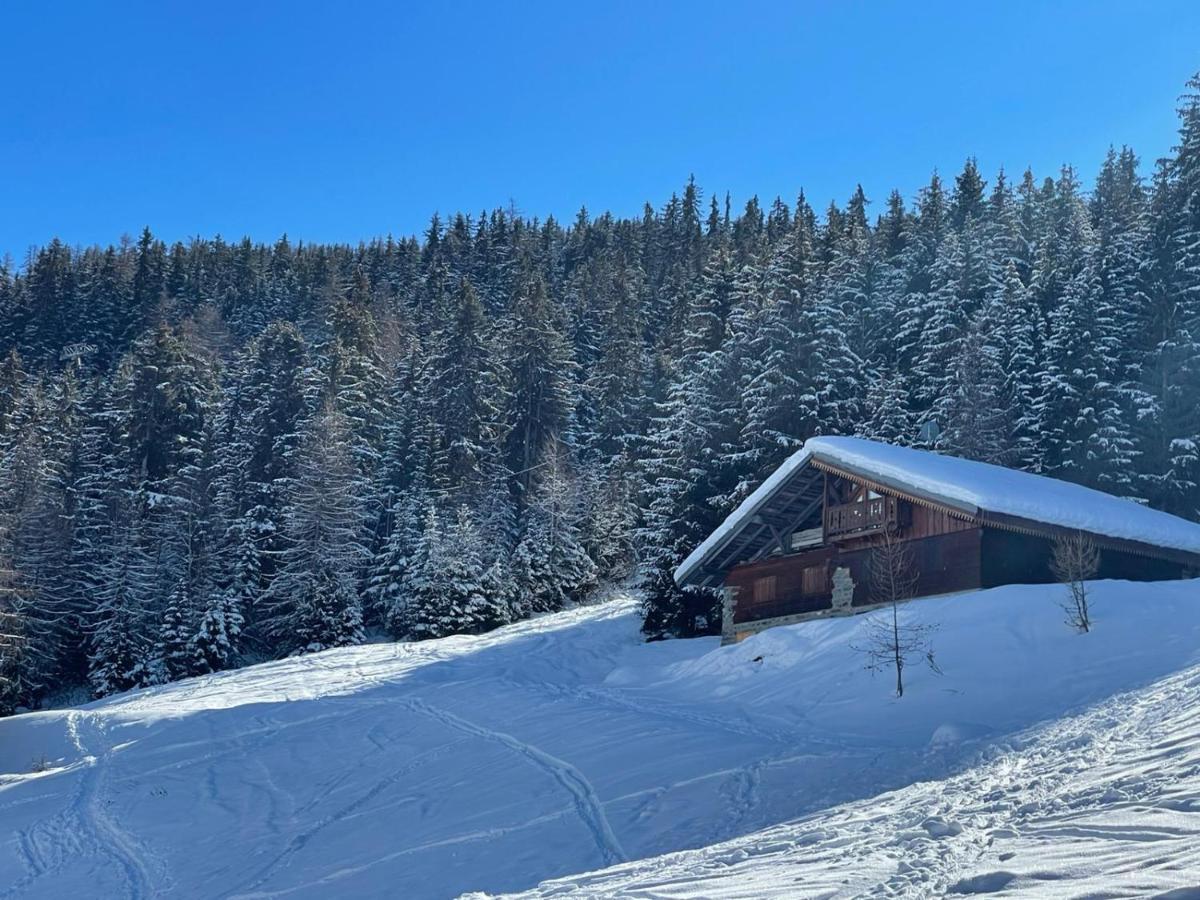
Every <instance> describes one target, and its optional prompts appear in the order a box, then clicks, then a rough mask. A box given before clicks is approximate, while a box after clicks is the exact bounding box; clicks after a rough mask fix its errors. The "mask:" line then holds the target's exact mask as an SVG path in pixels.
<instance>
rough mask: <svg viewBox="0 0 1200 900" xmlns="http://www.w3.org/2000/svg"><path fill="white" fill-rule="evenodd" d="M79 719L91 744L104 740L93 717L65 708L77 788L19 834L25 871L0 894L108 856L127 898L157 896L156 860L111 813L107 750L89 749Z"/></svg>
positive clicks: (136, 899) (31, 886)
mask: <svg viewBox="0 0 1200 900" xmlns="http://www.w3.org/2000/svg"><path fill="white" fill-rule="evenodd" d="M84 724H86V726H87V727H88V728H89V729H90V731H91V732H92V737H90V738H89V743H91V744H92V746H98V745H103V744H105V743H106V742H105V739H104V737H103V735H102V732H101V729H100V727H99V726H98V725H97V723H96V722H95V720H94V719H93V718H92V717H90V716H87V715H86V714H85V713H82V712H78V711H72V712H71V713H69V714H68V716H67V733H68V735H69V737H70V739H71V742H72V743H73V744H74V746H75V749H76V750H77V751H78V753H79V756H80V760H79V762H78V763H76V764H75V767H74V768H75V769H76V771H77V772H78V774H79V777H78V779H77V785H76V789H75V791H74V793H73V794H72V796H71V798H70V800H69V801H68V803H67V805H66V806H65V807H64V808H63V809H62V810H61V811H60V812H59V813H58V814H57V815H55V816H53V817H51V818H49V819H45V820H43V821H41V822H38V823H37V824H36V825H35V826H34V827H33V828H30V829H28V830H26V831H22V832H21V833H20V834H19V835H18V837H17V841H18V845H19V847H20V849H21V854H22V856H23V858H24V862H25V866H26V869H27V873H26V875H25V877H24V878H22V879H20V880H19V881H17V882H16V883H15V884H13V885H12V886H11V887H10V888H9V889H8V890H6V891H4V892H3V893H0V897H11V896H16V895H18V894H21V893H23V892H28V891H31V890H35V889H36V885H37V882H38V880H39V879H41V878H42V877H43V876H45V875H47V874H52V873H55V872H58V871H61V870H62V869H63V868H64V867H65V866H66V865H68V864H69V863H72V862H74V861H76V860H77V859H78V858H80V857H96V856H103V857H107V858H108V860H109V861H110V862H111V863H112V864H114V865H115V866H116V867H117V869H119V871H120V873H121V875H122V877H123V879H124V881H125V885H126V888H127V892H128V894H127V895H128V896H129V897H130V898H131V900H141V898H145V897H154V896H157V895H158V894H159V893H161V892H162V891H163V890H165V889H166V888H167V886H168V885H166V884H165V883H163V882H162V881H161V879H160V878H159V872H158V871H157V870H158V869H159V868H160V867H161V861H160V860H156V859H153V858H152V857H151V856H150V854H149V852H148V851H147V849H146V847H145V846H144V845H142V844H141V843H140V842H139V841H138V840H137V839H136V838H134V837H133V836H132V835H131V834H129V833H127V832H126V831H124V830H123V829H122V828H121V826H120V824H119V823H118V822H117V820H116V818H115V817H114V816H113V814H112V811H111V807H112V805H113V799H112V797H111V796H110V795H109V791H108V785H107V779H108V761H109V756H110V755H111V753H112V751H111V749H105V750H103V751H101V753H100V755H99V756H97V755H95V754H93V753H92V752H90V749H89V747H88V746H86V745H85V744H84V741H83V735H82V731H83V725H84Z"/></svg>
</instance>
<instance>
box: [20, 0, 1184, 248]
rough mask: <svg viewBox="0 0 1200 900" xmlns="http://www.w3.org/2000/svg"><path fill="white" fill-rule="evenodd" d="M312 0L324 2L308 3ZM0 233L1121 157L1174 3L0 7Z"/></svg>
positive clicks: (1163, 71) (359, 217)
mask: <svg viewBox="0 0 1200 900" xmlns="http://www.w3.org/2000/svg"><path fill="white" fill-rule="evenodd" d="M335 6H342V7H345V8H342V9H336V8H335ZM0 23H2V24H3V27H2V28H0V48H2V49H0V91H2V92H3V114H2V115H0V173H3V180H2V182H0V254H3V253H5V252H8V253H11V254H12V255H13V256H14V258H15V259H16V260H17V261H20V259H21V258H22V257H23V256H24V254H25V251H26V249H27V248H28V247H29V246H30V245H31V244H41V243H45V242H46V241H48V240H49V239H50V238H51V237H53V236H55V235H57V236H59V237H61V238H62V239H63V240H65V241H67V242H69V243H72V244H75V243H92V242H102V243H108V242H111V241H116V240H117V239H119V238H120V236H121V235H122V234H125V233H128V234H136V233H137V232H138V231H139V230H140V229H141V227H142V226H143V225H147V224H148V225H149V226H150V227H151V228H152V229H153V230H154V232H155V233H156V234H159V235H160V236H162V237H164V238H167V239H168V240H174V239H178V238H186V237H187V236H189V235H195V234H201V235H206V236H210V235H213V234H216V233H220V234H222V235H223V236H225V237H226V238H238V237H241V236H242V235H244V234H249V235H251V236H252V237H254V238H256V239H261V240H273V239H274V238H276V237H277V236H278V235H280V234H281V233H283V232H287V233H288V234H289V235H290V236H291V237H292V238H294V239H303V240H317V241H334V240H336V241H358V240H360V239H364V238H369V237H371V236H374V235H380V234H385V233H388V232H391V233H393V234H407V233H411V232H416V231H420V230H421V229H423V228H424V227H425V224H426V223H427V222H428V220H429V217H430V215H431V214H432V213H433V212H434V211H435V210H441V211H442V212H443V213H446V212H451V211H455V210H459V209H464V210H467V211H471V212H476V211H478V210H480V209H483V208H493V207H496V206H507V205H509V203H510V202H511V203H513V204H515V206H516V207H517V208H518V209H520V210H522V211H523V212H525V213H527V214H530V215H538V216H542V217H544V216H546V215H548V214H553V215H555V216H557V217H559V218H569V217H572V216H573V215H574V213H575V211H576V210H578V208H579V207H580V206H581V205H586V206H587V207H588V208H589V209H590V210H592V211H600V210H604V209H610V210H613V211H614V212H616V213H618V214H635V213H637V212H638V211H639V210H640V209H641V205H642V203H643V202H644V201H646V200H650V201H651V202H653V203H654V204H655V205H659V204H661V202H662V201H663V200H665V199H666V197H667V196H669V194H670V192H671V191H672V190H675V189H677V188H678V187H679V186H681V185H682V184H683V182H684V181H685V180H686V178H687V176H688V174H689V173H695V175H696V178H697V180H698V181H699V183H700V184H701V186H702V187H703V188H704V189H705V191H707V192H708V193H709V194H712V193H719V194H721V195H723V194H724V192H725V191H726V190H728V191H731V192H732V194H733V197H734V199H735V202H737V203H739V204H740V203H741V202H744V200H745V199H746V198H747V197H749V196H750V195H751V194H755V193H757V194H758V195H759V196H760V197H762V198H763V199H764V200H769V199H771V198H773V197H774V196H775V195H777V194H778V195H782V196H783V197H784V198H785V199H788V200H789V201H790V200H791V199H793V198H794V197H795V195H796V193H797V191H798V190H799V189H800V188H802V187H803V188H804V189H805V190H806V192H807V194H808V196H809V198H810V200H811V201H812V202H813V204H814V205H816V206H818V207H823V206H825V205H826V204H827V203H828V201H829V200H830V199H833V198H837V199H838V200H841V201H844V200H845V199H846V198H847V197H848V196H849V195H850V193H851V192H852V190H853V189H854V186H855V184H856V183H857V182H860V181H861V182H862V184H863V186H864V187H865V189H866V191H867V195H868V197H870V198H871V199H872V200H873V201H874V206H873V210H874V211H876V212H877V211H879V210H880V209H881V208H882V206H883V201H884V199H885V197H886V194H887V192H888V191H889V190H890V189H891V188H892V187H898V188H900V189H901V190H902V191H903V192H905V194H906V195H911V194H912V193H913V192H914V191H915V190H916V189H917V188H918V187H919V186H920V185H921V184H922V183H924V182H925V181H926V180H927V179H928V177H929V174H930V172H931V171H932V170H933V168H935V167H937V168H938V169H939V170H940V171H942V172H943V173H944V174H946V175H952V174H953V173H955V172H957V171H958V169H959V167H960V166H961V164H962V161H963V160H964V159H965V158H966V157H967V156H968V155H975V156H977V157H978V159H979V162H980V165H981V166H982V167H983V169H984V171H985V172H987V173H988V174H989V177H990V175H991V174H992V173H993V172H994V171H995V170H996V169H997V168H998V167H999V166H1000V165H1004V166H1005V167H1006V168H1007V169H1008V170H1009V171H1011V172H1019V171H1020V170H1023V169H1024V168H1025V167H1026V166H1032V167H1033V168H1034V170H1035V172H1037V173H1038V174H1039V175H1044V174H1053V173H1054V172H1055V171H1056V170H1057V168H1058V166H1059V165H1060V164H1062V163H1063V162H1070V163H1072V164H1075V165H1076V166H1077V167H1078V168H1079V169H1080V170H1081V172H1082V173H1083V174H1084V175H1085V177H1088V178H1089V179H1090V177H1091V175H1092V174H1093V173H1094V171H1095V169H1096V167H1097V165H1098V163H1099V162H1100V160H1101V159H1102V157H1103V154H1104V152H1105V149H1106V148H1107V147H1108V145H1109V144H1110V143H1111V144H1118V145H1119V144H1123V143H1127V144H1130V145H1131V146H1133V147H1134V149H1135V150H1136V151H1137V152H1138V153H1139V154H1140V155H1141V157H1142V159H1143V169H1144V171H1146V172H1149V170H1150V168H1151V165H1152V162H1153V160H1154V159H1155V158H1156V157H1158V156H1160V155H1162V154H1163V153H1165V152H1167V151H1168V150H1169V148H1170V147H1171V145H1172V143H1173V141H1174V138H1175V118H1174V108H1175V101H1176V98H1177V97H1178V95H1179V94H1180V92H1181V91H1182V89H1183V85H1184V82H1185V81H1186V80H1187V78H1188V77H1189V76H1190V75H1191V74H1192V73H1193V72H1194V71H1196V70H1197V69H1200V52H1198V51H1200V3H1196V2H1195V0H1192V2H1174V0H1156V2H1155V3H1153V4H1151V5H1150V6H1149V7H1148V11H1146V12H1142V11H1139V10H1135V9H1134V7H1133V6H1131V5H1130V4H1128V3H1125V2H1103V0H1095V2H1086V3H1085V2H1079V3H1065V2H1062V3H1016V2H1014V3H967V2H958V3H927V2H920V3H918V2H912V3H907V2H898V0H896V2H866V0H857V2H855V0H847V2H837V3H834V2H830V3H812V2H791V3H788V2H776V3H728V2H724V3H720V2H717V3H706V2H694V3H679V4H674V3H666V2H655V3H588V4H574V3H567V2H560V3H533V2H530V3H513V4H500V3H489V4H473V3H461V4H430V5H429V6H426V7H417V6H415V5H412V6H410V5H407V4H402V3H370V2H357V3H346V4H337V5H335V4H320V3H315V2H306V0H293V2H290V3H286V4H284V3H279V4H275V3H268V2H253V3H248V2H242V3H225V2H215V0H205V2H201V3H173V2H162V3H154V4H151V3H144V4H143V3H136V2H128V3H122V4H120V5H119V6H117V5H111V4H101V3H89V4H84V3H78V4H72V3H69V2H68V3H60V4H55V5H54V7H53V11H51V10H50V8H49V7H47V6H46V5H45V4H41V3H36V2H30V0H26V2H18V3H15V4H10V5H8V6H7V7H6V8H5V9H4V11H3V12H0Z"/></svg>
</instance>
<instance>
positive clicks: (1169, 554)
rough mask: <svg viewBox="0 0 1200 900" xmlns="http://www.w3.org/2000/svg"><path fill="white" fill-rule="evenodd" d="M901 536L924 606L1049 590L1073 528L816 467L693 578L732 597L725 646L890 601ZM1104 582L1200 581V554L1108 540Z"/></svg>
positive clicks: (814, 463)
mask: <svg viewBox="0 0 1200 900" xmlns="http://www.w3.org/2000/svg"><path fill="white" fill-rule="evenodd" d="M889 529H890V530H892V531H893V534H894V535H895V537H896V538H898V539H899V540H900V541H902V542H904V543H905V544H906V546H907V549H908V551H909V556H910V557H911V559H912V562H913V573H912V574H913V576H914V577H915V587H914V590H913V596H914V597H925V596H932V595H938V594H949V593H955V592H959V591H969V590H977V589H980V588H987V587H995V586H998V585H1002V584H1012V583H1026V584H1028V583H1046V582H1050V581H1052V580H1053V578H1052V574H1051V571H1050V555H1051V548H1052V542H1053V539H1054V537H1055V536H1056V534H1057V533H1065V532H1066V531H1067V530H1066V529H1056V528H1055V527H1054V526H1049V525H1044V524H1042V523H1037V522H1029V521H1024V520H1015V519H1013V520H1011V521H1008V520H1005V517H998V516H994V515H988V514H985V513H983V512H982V511H978V510H974V511H972V512H966V511H963V510H961V509H955V508H954V507H952V506H950V505H948V504H942V503H939V502H937V501H936V500H931V499H929V498H926V497H920V496H917V495H916V494H914V493H906V492H905V491H903V490H900V489H898V488H897V487H896V486H895V485H887V484H881V483H877V482H873V481H871V480H870V479H869V478H866V477H863V476H861V475H859V474H856V473H854V472H851V471H846V470H843V469H839V468H838V467H837V466H836V465H833V464H830V463H828V462H823V461H819V460H815V459H814V460H811V461H809V462H808V464H807V465H806V466H805V471H803V472H801V473H799V475H797V476H795V477H793V478H792V479H791V480H790V483H789V484H788V485H787V486H786V488H785V489H781V490H779V491H778V492H776V493H775V494H774V495H773V496H772V501H771V502H770V503H769V504H765V505H764V506H763V507H762V508H761V509H759V510H757V511H756V512H755V513H754V514H753V516H752V517H751V518H750V519H749V521H748V522H746V523H744V525H743V526H742V527H741V528H740V530H739V531H738V532H737V533H736V534H735V535H734V536H733V537H731V538H730V539H729V540H728V542H727V543H726V544H725V545H723V546H722V547H720V548H719V551H718V552H715V553H714V554H713V555H712V558H710V559H707V560H706V561H705V564H704V565H703V566H702V567H700V568H698V569H697V570H696V571H695V572H694V573H692V574H691V575H690V576H689V578H688V580H687V583H692V584H703V585H706V586H709V587H720V588H722V589H723V591H724V596H725V602H724V622H723V627H722V635H723V638H724V640H725V641H727V642H728V641H732V640H740V639H742V638H744V637H746V636H748V635H750V634H753V633H755V632H758V631H761V630H763V629H765V628H769V627H772V626H774V625H781V624H791V623H793V622H798V621H803V620H805V619H809V618H815V617H820V616H827V615H837V614H851V613H855V612H860V611H863V610H865V609H869V608H871V607H872V606H874V605H875V604H876V603H877V601H878V596H877V594H876V593H875V592H873V590H872V586H871V557H872V553H873V551H874V549H875V548H876V546H877V545H878V544H879V543H880V541H881V540H882V538H883V535H884V532H885V531H887V530H889ZM1096 543H1097V545H1098V547H1099V548H1100V551H1101V570H1100V572H1099V574H1098V576H1097V577H1100V578H1126V579H1131V580H1161V579H1171V578H1180V577H1186V576H1188V575H1191V574H1196V573H1197V571H1200V556H1198V555H1197V554H1192V553H1185V552H1182V551H1172V550H1170V549H1165V548H1157V547H1149V546H1146V545H1142V544H1139V543H1136V542H1131V541H1120V540H1113V539H1108V538H1103V537H1097V538H1096Z"/></svg>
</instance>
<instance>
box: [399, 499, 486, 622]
mask: <svg viewBox="0 0 1200 900" xmlns="http://www.w3.org/2000/svg"><path fill="white" fill-rule="evenodd" d="M426 524H427V527H426V533H425V535H424V536H423V543H424V544H425V549H424V550H423V551H422V554H421V568H420V569H419V570H418V571H417V572H415V573H414V575H413V577H412V578H411V579H410V582H409V604H410V608H411V611H412V613H411V615H412V624H411V629H410V630H411V634H412V636H413V637H415V638H418V639H421V638H433V637H444V636H446V635H449V634H479V633H481V632H484V631H488V630H490V629H492V628H495V627H496V626H498V625H502V624H504V623H505V622H506V621H508V615H509V608H508V602H507V597H505V596H504V594H503V593H501V592H497V591H496V587H497V585H495V584H494V583H493V582H492V579H491V578H489V577H488V576H487V570H485V568H484V564H483V558H482V555H481V553H480V549H481V548H480V540H479V532H478V530H477V529H476V527H475V523H474V522H473V521H472V519H471V513H470V511H469V510H468V509H467V508H466V507H465V506H463V507H459V509H458V513H457V516H456V518H455V521H454V524H453V525H452V526H451V527H450V528H449V529H446V530H445V531H442V530H441V529H440V527H439V526H438V523H437V519H436V516H433V517H432V518H430V519H428V520H427V523H426Z"/></svg>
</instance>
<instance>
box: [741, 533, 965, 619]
mask: <svg viewBox="0 0 1200 900" xmlns="http://www.w3.org/2000/svg"><path fill="white" fill-rule="evenodd" d="M968 525H969V523H968ZM981 536H982V529H980V528H978V527H973V528H972V527H968V528H967V529H957V530H955V531H952V532H949V533H946V534H935V535H930V536H929V537H923V538H917V539H914V540H910V541H907V544H908V547H909V551H910V552H911V553H912V557H913V565H914V568H915V569H916V572H917V584H916V591H915V594H914V596H917V597H924V596H928V595H931V594H949V593H953V592H955V591H966V590H973V589H976V588H979V587H982V586H983V581H982V550H981V547H982V541H981ZM873 550H874V547H873V546H872V545H871V544H866V543H864V544H860V545H859V546H857V547H848V546H841V545H839V546H830V547H823V548H821V549H820V550H811V551H808V552H806V553H795V554H792V555H790V556H782V557H774V558H772V559H768V560H763V561H761V562H756V563H749V564H747V565H743V566H738V567H736V568H735V569H733V570H731V571H730V573H729V576H728V578H727V579H726V582H725V584H726V585H727V586H728V587H731V588H735V589H736V590H737V595H736V603H735V607H734V617H733V621H734V622H735V623H745V622H753V621H756V620H759V619H768V618H774V617H777V616H787V615H795V614H797V613H807V612H817V611H820V610H827V609H830V608H831V607H832V604H833V591H832V583H831V576H832V574H833V571H834V570H835V569H837V568H841V567H844V568H846V569H849V570H850V577H851V579H853V581H854V596H853V599H852V601H851V603H852V605H853V606H856V607H857V606H867V605H870V604H872V603H875V602H878V598H877V597H875V596H874V595H873V592H872V589H871V554H872V552H873ZM813 569H819V570H821V572H822V576H823V577H821V579H820V581H819V582H818V581H817V578H816V575H815V573H814V572H813ZM768 579H773V580H774V581H773V592H768V591H767V590H766V589H765V588H764V587H763V585H764V584H765V583H768V582H767V580H768ZM806 582H807V585H806ZM817 584H820V587H821V589H820V590H814V589H813V588H814V587H815V586H816V585H817ZM768 597H770V599H767V598H768Z"/></svg>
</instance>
